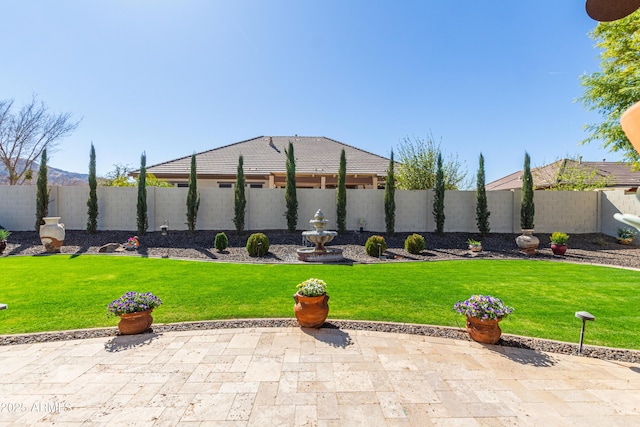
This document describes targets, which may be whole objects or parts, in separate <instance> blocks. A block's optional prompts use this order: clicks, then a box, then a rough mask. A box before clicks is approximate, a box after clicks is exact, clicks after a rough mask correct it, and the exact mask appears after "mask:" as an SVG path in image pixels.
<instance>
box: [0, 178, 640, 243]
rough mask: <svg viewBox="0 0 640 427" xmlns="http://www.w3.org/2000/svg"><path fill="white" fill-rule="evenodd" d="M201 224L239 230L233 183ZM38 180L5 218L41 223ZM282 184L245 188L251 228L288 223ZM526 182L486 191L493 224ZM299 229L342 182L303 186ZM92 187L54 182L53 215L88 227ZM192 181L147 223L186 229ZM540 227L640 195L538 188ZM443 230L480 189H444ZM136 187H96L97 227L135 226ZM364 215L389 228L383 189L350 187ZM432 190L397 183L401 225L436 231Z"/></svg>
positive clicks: (11, 222)
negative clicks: (37, 211)
mask: <svg viewBox="0 0 640 427" xmlns="http://www.w3.org/2000/svg"><path fill="white" fill-rule="evenodd" d="M199 191H200V198H201V202H200V210H199V212H198V221H197V228H198V229H200V230H233V229H235V226H234V223H233V216H234V205H233V204H234V191H233V189H228V188H209V187H204V188H201V189H200V190H199ZM35 194H36V188H35V186H0V225H2V226H4V227H5V228H7V229H9V230H12V231H29V230H33V229H34V223H35ZM284 194H285V190H284V189H255V188H247V190H246V198H247V209H246V214H245V229H246V230H250V231H263V230H275V229H280V230H281V229H286V228H287V221H286V217H285V211H286V205H285V200H284ZM520 194H521V193H520V190H514V191H495V192H488V193H487V201H488V205H489V211H490V212H491V215H490V217H489V222H490V228H491V232H494V233H519V232H520ZM297 196H298V227H297V228H298V229H299V230H309V229H311V226H310V225H309V220H311V219H312V218H313V215H314V214H315V212H316V211H317V210H318V209H322V211H323V213H324V214H325V217H326V219H328V220H329V223H328V225H327V229H330V230H335V229H336V190H320V189H298V190H297ZM88 197H89V188H88V187H78V186H69V187H58V186H54V187H51V196H50V204H49V216H60V217H62V220H61V221H62V222H63V223H64V224H65V228H67V229H69V230H84V229H85V228H86V223H87V205H86V202H87V199H88ZM186 198H187V188H157V187H149V188H148V189H147V213H148V217H149V229H148V231H150V232H151V231H158V230H159V229H160V225H162V224H163V223H164V222H165V221H168V223H169V228H170V229H171V230H186V229H187V225H186ZM534 201H535V208H536V214H535V231H536V233H551V232H553V231H563V232H566V233H569V234H571V233H595V232H603V233H605V234H608V235H615V234H616V231H617V229H618V228H620V227H621V226H622V224H621V223H619V222H617V221H615V220H614V219H613V214H614V213H619V212H620V213H630V214H634V215H639V216H640V202H638V201H637V200H636V199H635V197H634V195H633V194H625V192H624V191H623V190H607V191H593V192H590V191H585V192H578V191H563V192H559V191H537V192H535V195H534ZM444 204H445V232H468V233H475V232H477V226H476V221H475V210H476V196H475V192H474V191H446V192H445V200H444ZM136 205H137V188H132V187H98V208H99V216H98V229H99V230H131V231H135V230H136V229H137V221H136V212H137V207H136ZM361 220H362V221H363V224H364V225H363V228H364V229H365V231H369V232H380V233H383V232H384V231H385V229H386V226H385V216H384V190H347V229H348V230H356V229H358V228H359V227H360V222H361ZM434 229H435V223H434V220H433V190H420V191H400V190H398V191H396V222H395V230H396V231H397V232H418V233H419V232H432V231H434Z"/></svg>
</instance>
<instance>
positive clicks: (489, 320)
mask: <svg viewBox="0 0 640 427" xmlns="http://www.w3.org/2000/svg"><path fill="white" fill-rule="evenodd" d="M467 319H475V320H477V321H478V322H485V323H486V322H499V321H501V320H502V319H504V317H498V318H497V319H481V318H479V317H475V316H467Z"/></svg>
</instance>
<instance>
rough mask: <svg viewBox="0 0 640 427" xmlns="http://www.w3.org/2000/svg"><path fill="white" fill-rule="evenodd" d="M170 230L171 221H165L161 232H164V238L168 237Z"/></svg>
mask: <svg viewBox="0 0 640 427" xmlns="http://www.w3.org/2000/svg"><path fill="white" fill-rule="evenodd" d="M168 230H169V221H168V220H166V219H165V220H164V224H162V225H161V226H160V231H161V232H162V235H163V236H166V235H167V231H168Z"/></svg>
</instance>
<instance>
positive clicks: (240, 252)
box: [0, 230, 640, 363]
mask: <svg viewBox="0 0 640 427" xmlns="http://www.w3.org/2000/svg"><path fill="white" fill-rule="evenodd" d="M215 234H216V233H215V232H211V231H196V232H195V233H194V234H192V235H191V234H189V233H188V232H181V231H180V232H176V231H173V232H169V234H168V235H166V236H162V235H161V234H160V233H157V232H156V233H148V234H146V235H144V236H139V240H140V245H141V247H140V249H138V250H137V251H125V252H119V253H117V255H116V256H149V257H169V258H176V259H196V260H204V261H214V262H215V261H226V262H253V263H292V262H293V263H298V262H300V261H297V259H296V249H298V248H301V247H303V242H302V237H301V235H300V234H299V233H295V234H294V233H288V232H286V231H269V232H266V233H265V234H267V236H268V237H269V241H270V248H269V253H268V254H267V256H265V257H262V258H252V257H249V256H248V255H247V252H246V249H245V243H246V239H247V237H248V236H249V234H250V233H245V234H244V235H242V236H237V235H235V233H234V232H226V234H227V236H228V237H229V248H227V250H225V251H222V252H218V251H216V250H215V249H214V248H213V240H214V237H215ZM373 234H376V233H371V232H348V233H346V234H344V235H339V236H337V237H336V239H335V241H334V242H332V243H331V244H329V245H327V246H329V247H336V248H340V249H342V250H343V255H344V256H345V262H346V263H379V262H407V261H414V262H415V261H420V262H429V261H437V260H452V259H472V258H477V257H481V258H487V259H531V260H554V261H559V262H563V261H570V262H578V263H591V264H603V265H610V266H618V267H624V268H640V248H638V247H637V246H635V245H621V244H619V243H617V240H616V239H615V238H614V237H611V236H607V235H604V234H599V233H590V234H574V235H571V236H570V239H569V250H568V251H567V254H566V255H565V256H561V257H560V256H555V255H553V253H552V252H551V249H550V248H549V244H550V242H549V236H548V235H543V234H536V236H537V237H538V238H539V239H540V246H539V249H538V251H537V253H536V255H535V256H533V257H529V256H526V255H523V254H521V253H520V252H519V251H518V249H517V247H516V245H515V237H516V236H517V235H516V234H507V233H494V234H492V235H490V236H488V237H485V238H483V239H481V240H482V247H483V251H482V252H480V253H479V254H472V253H471V252H470V251H469V250H468V249H467V244H466V241H467V239H468V238H474V239H476V240H480V239H479V238H478V236H474V235H473V234H469V233H445V234H444V235H436V234H433V233H421V234H422V235H423V236H424V237H425V241H426V248H425V250H424V251H423V253H421V254H420V255H411V254H409V253H407V252H406V251H405V250H404V240H405V239H406V237H407V236H408V235H409V234H410V233H396V234H395V235H394V236H384V237H385V240H386V242H387V246H388V248H387V251H386V253H385V254H384V255H385V258H384V259H378V258H377V257H370V256H368V255H366V254H365V252H364V243H365V241H366V240H367V238H368V237H369V236H371V235H373ZM132 235H133V234H132V233H131V232H123V231H103V232H99V233H98V234H95V235H89V234H87V233H85V232H84V231H76V230H67V232H66V237H65V242H64V246H63V247H62V250H61V252H62V253H63V254H69V255H78V254H97V253H98V248H100V246H102V245H104V244H107V243H124V242H126V240H127V239H128V238H129V237H132ZM45 254H46V252H45V251H44V248H43V246H42V244H41V243H40V240H39V237H38V235H37V233H35V232H14V233H13V234H12V235H11V237H10V239H9V242H8V245H7V249H6V250H5V253H4V254H3V255H1V256H0V258H2V257H7V256H15V255H45ZM291 326H298V324H297V322H296V321H295V320H294V319H248V320H221V321H202V322H187V323H177V324H165V325H162V324H161V325H154V326H153V332H154V333H161V332H168V331H181V330H198V329H215V328H255V327H291ZM324 327H325V328H339V329H345V330H349V329H351V330H372V331H381V332H395V333H408V334H416V335H426V336H436V337H442V338H452V339H463V340H469V337H468V334H467V333H466V332H465V331H464V330H463V329H456V328H447V327H437V326H427V325H413V324H402V323H400V324H398V323H384V322H362V321H346V320H345V321H341V320H331V321H330V322H327V323H326V324H325V325H324ZM117 334H118V333H117V328H102V329H88V330H78V331H61V332H45V333H36V334H20V335H5V336H0V345H12V344H26V343H33V342H44V341H58V340H69V339H85V338H93V337H107V336H116V335H117ZM498 345H501V346H504V347H516V348H524V349H531V350H534V351H536V352H538V353H539V354H538V355H537V356H536V362H535V363H540V361H541V360H542V362H544V353H540V352H545V353H546V352H548V353H562V354H574V355H575V354H578V353H577V352H578V345H577V344H573V343H563V342H557V341H550V340H543V339H534V338H527V337H519V336H513V335H508V334H504V335H503V336H502V338H501V340H500V341H499V343H498ZM581 354H582V355H583V356H587V357H594V358H599V359H606V360H616V361H623V362H632V363H637V362H640V352H639V351H633V350H625V349H614V348H605V347H593V346H584V347H583V349H582V353H581ZM525 362H526V361H525ZM529 363H534V362H533V361H529Z"/></svg>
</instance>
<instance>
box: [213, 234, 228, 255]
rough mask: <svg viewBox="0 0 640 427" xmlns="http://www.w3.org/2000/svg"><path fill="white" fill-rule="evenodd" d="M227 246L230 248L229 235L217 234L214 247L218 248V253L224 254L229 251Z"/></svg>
mask: <svg viewBox="0 0 640 427" xmlns="http://www.w3.org/2000/svg"><path fill="white" fill-rule="evenodd" d="M227 246H229V239H228V238H227V235H226V234H224V233H218V234H216V238H215V240H214V241H213V247H214V248H216V250H217V251H218V252H222V251H224V250H225V249H227Z"/></svg>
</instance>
